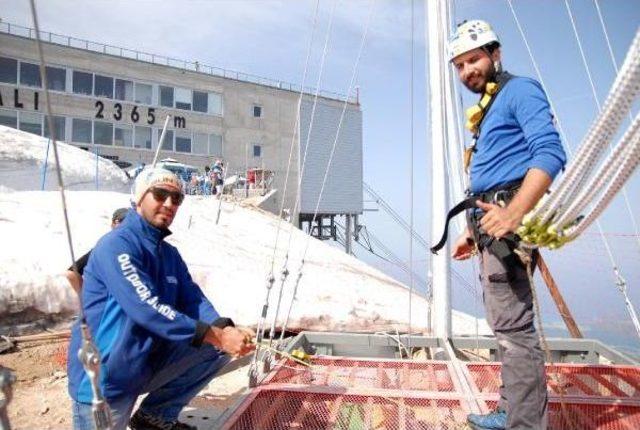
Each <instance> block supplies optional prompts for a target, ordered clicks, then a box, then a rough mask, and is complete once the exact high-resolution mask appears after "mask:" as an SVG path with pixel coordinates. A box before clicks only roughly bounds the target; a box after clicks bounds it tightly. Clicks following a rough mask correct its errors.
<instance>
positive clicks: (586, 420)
mask: <svg viewBox="0 0 640 430" xmlns="http://www.w3.org/2000/svg"><path fill="white" fill-rule="evenodd" d="M496 405H497V402H495V401H489V402H486V406H487V409H486V410H487V411H489V410H493V409H495V407H496ZM562 409H563V406H562V404H561V403H560V401H559V400H558V399H556V400H552V401H551V402H550V403H549V427H548V428H549V430H577V429H580V430H596V429H597V430H636V429H640V405H639V406H630V405H615V404H613V403H612V404H609V405H605V404H600V405H598V404H589V403H578V402H572V401H565V402H564V412H563V410H562Z"/></svg>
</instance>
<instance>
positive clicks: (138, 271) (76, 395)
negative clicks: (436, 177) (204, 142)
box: [68, 169, 253, 430]
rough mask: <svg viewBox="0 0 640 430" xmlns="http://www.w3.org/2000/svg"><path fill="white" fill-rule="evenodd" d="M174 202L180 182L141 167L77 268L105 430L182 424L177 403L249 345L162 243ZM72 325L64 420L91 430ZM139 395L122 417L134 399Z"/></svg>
mask: <svg viewBox="0 0 640 430" xmlns="http://www.w3.org/2000/svg"><path fill="white" fill-rule="evenodd" d="M183 199H184V193H183V188H182V182H181V181H180V179H179V178H178V177H177V176H176V175H175V174H173V173H172V172H170V171H168V170H164V169H145V170H143V171H142V172H141V173H140V174H139V175H138V177H137V178H136V182H135V185H134V188H133V192H132V206H133V208H132V209H130V210H129V212H128V213H127V214H126V217H125V219H124V221H123V222H122V224H121V225H120V226H119V227H118V228H117V229H114V230H112V231H111V232H110V233H108V234H106V235H105V236H103V237H102V239H100V241H99V242H98V244H97V245H96V247H95V248H94V249H93V250H92V251H91V255H90V257H89V262H88V264H87V267H86V270H85V271H84V284H83V288H82V307H83V310H84V316H85V319H86V322H87V324H88V326H89V329H90V331H91V334H92V337H93V340H94V342H95V345H96V347H97V348H98V350H99V352H100V359H101V363H100V381H99V384H100V391H101V392H102V394H103V395H104V397H105V398H106V400H107V402H108V404H109V406H110V409H111V414H112V417H113V427H111V428H113V429H114V430H117V429H122V430H124V429H125V428H126V427H127V425H128V426H129V428H131V429H132V430H153V429H158V430H160V429H163V430H188V429H195V427H192V426H189V425H187V424H184V423H181V422H179V421H178V414H179V413H180V411H181V410H182V408H183V407H184V406H185V405H187V404H188V403H189V401H190V400H191V399H192V398H193V397H194V396H195V395H196V394H197V393H198V392H199V391H200V390H201V389H202V388H203V387H204V386H205V385H206V384H207V383H208V382H209V381H210V380H211V379H212V378H213V377H214V376H215V375H216V373H217V372H218V371H219V370H220V369H221V368H222V366H224V365H225V364H226V363H227V362H228V361H229V357H228V356H240V355H245V354H248V353H249V352H251V351H252V350H253V344H252V343H251V340H252V337H253V333H252V332H251V331H250V330H248V329H240V328H236V327H235V325H234V324H233V321H231V319H229V318H222V317H220V315H219V314H218V312H217V311H216V309H215V308H214V307H213V305H212V304H211V303H210V302H209V300H208V299H207V298H206V297H205V295H204V294H203V293H202V291H201V290H200V287H198V285H196V284H195V283H194V282H193V280H192V279H191V275H190V274H189V271H188V269H187V266H186V264H185V262H184V261H183V260H182V257H181V256H180V253H179V252H178V250H177V249H176V248H175V247H174V246H172V245H170V244H168V243H167V242H165V240H164V239H165V238H166V237H167V236H168V235H170V234H171V231H169V226H170V225H171V223H172V222H173V219H174V217H175V216H176V214H177V212H178V209H179V207H180V205H181V204H182V201H183ZM80 347H81V337H80V332H79V326H78V324H76V325H75V326H74V329H73V332H72V337H71V345H70V347H69V357H68V374H69V394H70V395H71V397H72V398H73V402H72V403H73V404H72V408H73V426H74V429H76V430H84V429H93V428H94V423H93V417H92V413H91V401H92V399H93V395H92V390H91V384H90V379H89V376H88V375H87V373H86V372H85V371H84V369H83V367H82V364H81V363H80V360H79V359H78V350H79V348H80ZM144 393H148V394H147V396H146V397H145V399H144V400H143V401H142V402H141V403H140V405H139V406H138V410H137V411H136V413H135V414H134V415H133V417H131V418H130V416H131V412H132V409H133V407H134V405H135V404H136V400H137V398H138V396H140V395H142V394H144Z"/></svg>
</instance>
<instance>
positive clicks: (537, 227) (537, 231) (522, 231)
mask: <svg viewBox="0 0 640 430" xmlns="http://www.w3.org/2000/svg"><path fill="white" fill-rule="evenodd" d="M565 230H566V229H562V230H561V231H558V229H557V228H556V227H555V226H554V225H550V223H549V222H547V223H544V224H542V223H540V219H539V218H535V219H534V218H531V217H528V216H526V217H525V218H524V219H523V221H522V225H521V226H520V227H519V228H518V230H517V231H516V233H518V235H519V236H520V237H521V238H522V240H523V241H525V242H527V243H530V244H534V245H537V246H541V247H543V246H544V247H548V248H549V249H558V248H560V247H562V246H563V245H564V244H565V243H567V242H570V241H571V239H569V238H568V237H567V236H566V235H565V234H564V232H565Z"/></svg>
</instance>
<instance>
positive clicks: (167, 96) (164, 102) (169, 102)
mask: <svg viewBox="0 0 640 430" xmlns="http://www.w3.org/2000/svg"><path fill="white" fill-rule="evenodd" d="M160 106H164V107H170V108H172V107H173V87H164V86H162V85H160Z"/></svg>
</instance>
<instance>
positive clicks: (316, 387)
mask: <svg viewBox="0 0 640 430" xmlns="http://www.w3.org/2000/svg"><path fill="white" fill-rule="evenodd" d="M311 364H312V365H313V367H311V368H310V367H307V366H303V365H300V364H297V363H295V362H292V361H290V360H286V359H285V360H282V361H280V362H279V363H278V364H276V365H275V367H274V369H273V370H272V371H271V373H270V374H269V375H268V376H267V377H266V378H265V379H264V381H263V382H262V386H261V387H259V388H258V389H256V390H254V391H253V392H252V393H251V394H250V395H249V396H248V397H247V398H246V399H244V401H243V402H242V403H241V404H240V406H239V407H238V408H237V409H236V410H235V412H233V414H232V415H231V416H230V417H229V418H228V419H227V420H226V422H225V424H224V427H223V428H224V429H226V430H239V429H243V430H244V429H247V430H248V429H269V430H279V429H290V428H293V429H295V428H299V429H334V430H338V429H349V430H356V429H392V430H393V429H403V430H413V429H421V430H425V429H466V428H468V427H467V426H466V424H465V422H466V415H467V414H468V413H469V412H474V413H477V412H488V411H490V410H493V409H495V407H496V404H497V399H498V389H499V386H500V364H498V363H481V364H478V363H459V364H460V365H461V372H459V373H457V372H455V371H454V367H453V364H452V363H450V362H444V361H424V362H419V361H405V360H376V359H352V358H341V357H314V358H313V359H312V362H311ZM547 374H548V375H559V376H558V377H555V376H554V377H552V378H549V390H550V393H551V396H550V403H549V429H551V430H569V429H581V430H582V429H586V430H590V429H599V430H618V429H620V430H632V429H640V368H638V367H633V366H595V365H582V364H559V365H549V366H547ZM456 375H459V377H460V378H465V379H466V380H467V382H468V385H467V384H464V383H462V382H463V381H461V380H459V379H458V376H456ZM555 381H559V382H555ZM465 386H469V387H470V389H469V388H467V390H470V391H466V392H465V389H464V388H463V387H465ZM560 387H562V388H563V390H564V394H563V396H562V397H560V395H559V393H560Z"/></svg>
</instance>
